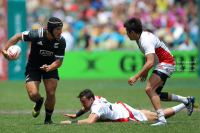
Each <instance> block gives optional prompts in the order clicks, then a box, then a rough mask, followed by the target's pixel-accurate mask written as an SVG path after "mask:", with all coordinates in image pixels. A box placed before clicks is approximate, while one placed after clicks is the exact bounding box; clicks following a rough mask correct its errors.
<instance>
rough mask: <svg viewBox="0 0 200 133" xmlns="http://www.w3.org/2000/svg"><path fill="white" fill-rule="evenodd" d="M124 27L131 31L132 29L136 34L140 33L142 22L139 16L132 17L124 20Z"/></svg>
mask: <svg viewBox="0 0 200 133" xmlns="http://www.w3.org/2000/svg"><path fill="white" fill-rule="evenodd" d="M124 27H125V28H126V30H127V31H128V32H131V31H132V30H133V31H134V32H135V33H137V34H140V33H142V22H141V21H140V19H139V18H135V17H134V18H130V19H128V20H126V22H125V23H124Z"/></svg>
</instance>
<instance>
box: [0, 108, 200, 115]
mask: <svg viewBox="0 0 200 133" xmlns="http://www.w3.org/2000/svg"><path fill="white" fill-rule="evenodd" d="M79 110H80V109H55V110H54V113H69V114H70V113H76V112H78V111H79ZM139 110H150V111H153V112H154V111H155V110H154V109H152V108H151V109H148V108H140V109H139ZM182 111H187V109H183V110H182ZM194 111H200V108H194ZM31 113H32V110H0V114H31ZM41 113H45V111H44V110H41Z"/></svg>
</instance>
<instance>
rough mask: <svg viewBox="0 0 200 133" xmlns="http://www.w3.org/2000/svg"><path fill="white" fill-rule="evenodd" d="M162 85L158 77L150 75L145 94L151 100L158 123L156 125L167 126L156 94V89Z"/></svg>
mask: <svg viewBox="0 0 200 133" xmlns="http://www.w3.org/2000/svg"><path fill="white" fill-rule="evenodd" d="M162 84H163V81H162V79H161V78H160V77H159V76H158V75H156V74H154V73H152V74H151V76H150V78H149V80H148V82H147V85H146V93H147V95H148V96H149V98H150V99H151V102H152V104H153V106H154V108H155V110H156V112H157V114H158V120H159V122H158V123H157V125H164V124H167V121H166V120H165V116H164V111H163V109H162V105H161V101H160V97H159V95H158V94H157V93H156V89H157V88H158V87H159V86H161V85H162Z"/></svg>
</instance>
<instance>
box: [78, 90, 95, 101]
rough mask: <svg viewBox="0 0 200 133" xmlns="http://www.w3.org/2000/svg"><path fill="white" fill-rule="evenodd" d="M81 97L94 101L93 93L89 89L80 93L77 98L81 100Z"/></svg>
mask: <svg viewBox="0 0 200 133" xmlns="http://www.w3.org/2000/svg"><path fill="white" fill-rule="evenodd" d="M83 96H85V97H86V98H87V99H90V98H91V97H92V98H93V99H94V93H93V92H92V91H91V90H90V89H85V90H83V91H81V92H80V94H79V95H78V96H77V98H81V97H83Z"/></svg>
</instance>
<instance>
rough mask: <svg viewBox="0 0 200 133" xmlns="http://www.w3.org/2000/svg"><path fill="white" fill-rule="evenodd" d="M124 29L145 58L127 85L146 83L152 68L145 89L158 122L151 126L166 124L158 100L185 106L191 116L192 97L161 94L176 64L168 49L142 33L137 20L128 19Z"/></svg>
mask: <svg viewBox="0 0 200 133" xmlns="http://www.w3.org/2000/svg"><path fill="white" fill-rule="evenodd" d="M124 27H125V28H126V32H127V36H128V37H129V39H130V40H135V41H136V42H137V45H138V47H139V49H140V51H141V52H142V53H143V54H144V55H145V56H146V63H145V64H144V66H143V67H142V69H141V70H140V71H139V72H138V73H137V74H136V75H134V76H132V77H130V78H129V79H128V83H129V84H130V85H133V84H134V83H135V82H136V81H137V80H138V79H140V82H144V81H146V78H147V76H148V72H149V70H150V69H151V68H152V67H154V71H153V73H152V74H151V75H150V78H149V80H148V82H147V84H146V89H145V91H146V93H147V95H148V96H149V98H150V99H151V102H152V104H153V106H154V108H155V110H156V112H157V114H158V121H157V122H155V124H152V125H165V124H167V121H166V119H165V116H164V111H163V109H162V105H161V102H160V100H162V101H178V102H182V103H184V104H185V105H186V106H187V109H188V115H191V113H192V111H193V108H194V103H195V98H194V97H182V96H178V95H174V94H170V93H167V92H161V91H162V88H163V86H164V84H165V82H166V80H167V78H169V77H170V76H171V75H172V73H173V72H174V71H175V70H176V62H175V59H174V57H173V55H172V54H171V53H170V51H169V49H168V48H167V47H166V46H165V44H164V43H163V42H162V41H161V40H159V39H158V37H156V36H155V35H153V34H152V33H150V32H148V31H142V23H141V21H140V19H138V18H131V19H128V20H127V21H126V22H125V23H124Z"/></svg>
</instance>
